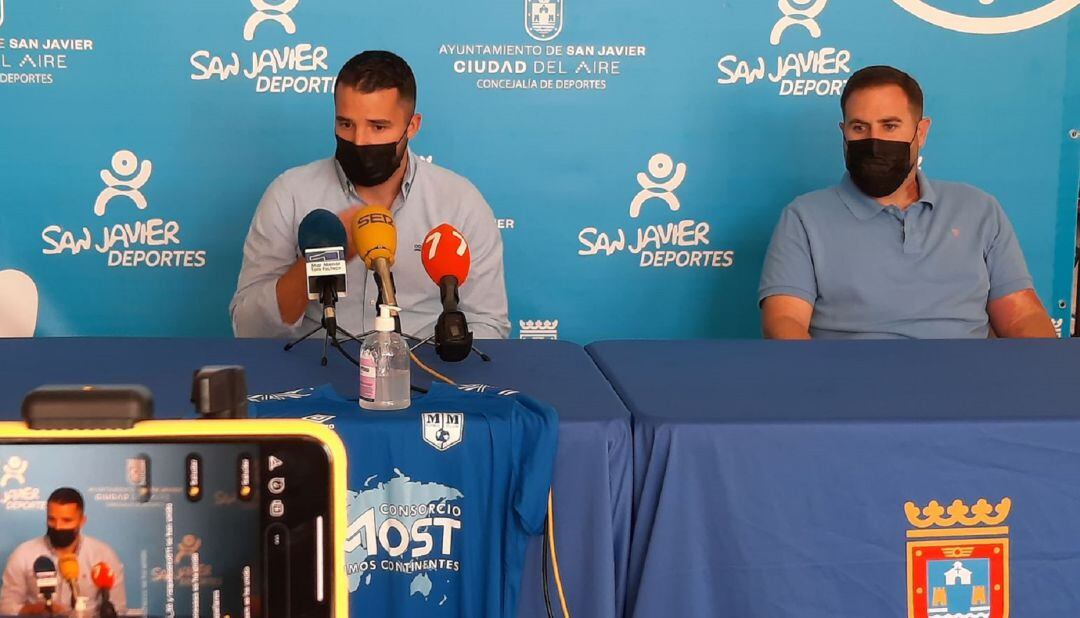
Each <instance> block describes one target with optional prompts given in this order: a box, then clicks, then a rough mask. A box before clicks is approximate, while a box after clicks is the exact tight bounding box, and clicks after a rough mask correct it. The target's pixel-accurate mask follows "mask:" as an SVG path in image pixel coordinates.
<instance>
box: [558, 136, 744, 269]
mask: <svg viewBox="0 0 1080 618" xmlns="http://www.w3.org/2000/svg"><path fill="white" fill-rule="evenodd" d="M647 169H648V171H647V172H639V173H638V174H637V182H638V185H639V186H640V188H641V190H640V191H639V192H638V193H637V194H636V195H635V196H634V198H633V199H632V200H631V202H630V212H629V214H630V218H631V219H637V218H638V217H640V216H642V213H643V211H644V207H645V206H646V205H647V204H649V203H650V202H653V201H659V202H662V203H663V204H665V205H666V206H667V209H668V210H669V211H670V212H678V211H680V210H681V209H682V202H681V201H680V200H679V198H678V197H677V196H676V195H675V191H677V190H678V189H679V188H680V187H681V186H682V184H683V182H684V181H685V180H686V175H687V169H688V168H687V165H686V163H683V162H681V161H680V162H676V161H675V160H674V159H673V158H672V157H671V156H670V155H668V154H666V153H663V152H658V153H656V154H654V155H653V156H652V157H650V158H649V164H648V168H647ZM711 230H712V226H711V225H710V224H709V223H707V222H705V221H695V220H694V219H683V220H681V221H676V222H669V223H661V224H653V225H646V226H643V227H640V228H638V229H637V230H636V231H633V232H631V234H633V239H632V240H633V243H632V244H631V242H630V241H629V240H628V238H627V237H628V233H627V231H626V230H624V229H622V228H618V229H616V230H614V231H613V232H611V233H608V232H602V231H600V229H599V228H597V227H586V228H583V229H582V230H581V231H580V232H579V233H578V242H579V243H580V244H581V246H582V248H580V249H578V252H577V253H578V255H581V256H593V255H604V256H612V255H615V254H617V253H622V252H629V253H630V254H632V255H640V258H639V263H638V265H639V266H640V267H641V268H664V267H669V266H673V267H675V268H688V267H690V268H695V267H696V268H728V267H730V266H734V265H735V251H733V250H729V249H711V248H710V249H702V248H699V247H707V246H709V245H710V244H711V243H710V241H709V234H710V232H711Z"/></svg>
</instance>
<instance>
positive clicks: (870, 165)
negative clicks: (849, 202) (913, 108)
mask: <svg viewBox="0 0 1080 618" xmlns="http://www.w3.org/2000/svg"><path fill="white" fill-rule="evenodd" d="M916 136H918V133H917V132H916ZM914 143H915V138H912V139H911V142H895V141H891V140H884V139H877V138H867V139H860V140H853V141H849V142H847V151H846V153H845V154H844V160H845V163H846V164H847V170H848V173H850V174H851V180H852V181H853V182H854V183H855V186H856V187H858V188H859V190H861V191H862V192H863V193H865V194H867V195H869V196H870V197H885V196H886V195H892V194H893V193H894V192H895V191H896V190H897V189H899V188H900V185H902V184H904V180H905V179H906V178H907V176H908V174H909V173H910V172H911V168H912V167H913V166H914V165H915V163H914V161H912V160H911V145H912V144H914Z"/></svg>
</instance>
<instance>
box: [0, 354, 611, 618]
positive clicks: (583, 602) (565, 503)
mask: <svg viewBox="0 0 1080 618" xmlns="http://www.w3.org/2000/svg"><path fill="white" fill-rule="evenodd" d="M477 345H478V347H480V348H481V349H483V351H484V352H485V353H487V354H488V355H489V356H490V357H491V359H492V360H491V362H483V361H481V360H480V359H479V358H478V357H477V356H476V355H473V356H471V357H470V358H469V359H467V360H466V361H464V362H461V363H454V364H449V363H443V362H441V361H438V359H436V358H435V357H434V354H433V353H432V351H431V349H430V348H429V347H425V348H423V349H421V350H420V351H419V352H418V354H419V356H420V358H421V359H422V360H424V362H426V363H428V364H430V365H431V366H432V367H433V368H434V369H436V370H437V371H439V372H441V373H443V374H445V375H447V376H448V377H450V378H451V379H453V380H455V381H457V382H460V383H483V384H491V385H495V386H501V387H506V388H512V389H516V390H519V391H522V392H524V393H527V394H529V395H531V396H533V397H535V398H537V399H539V400H541V401H543V402H544V403H547V404H549V405H551V406H553V407H554V408H555V409H556V410H557V412H558V414H559V445H558V454H557V455H556V459H555V473H554V480H553V482H552V487H553V493H554V507H555V510H554V519H555V539H556V541H557V544H558V545H557V552H558V554H557V555H558V559H559V566H560V570H561V575H562V580H563V583H564V585H565V590H566V600H567V604H568V608H569V610H570V613H571V615H572V616H575V617H579V618H581V617H588V618H605V617H612V618H616V617H619V616H621V615H622V611H623V599H624V598H625V590H624V584H625V577H626V569H627V564H628V562H627V561H628V554H629V539H630V502H631V495H632V494H631V478H632V477H631V438H630V417H629V413H628V412H627V410H626V408H625V407H624V406H623V405H622V403H621V402H620V401H619V398H618V397H617V396H616V394H615V392H614V391H613V390H612V389H611V386H610V385H609V384H608V383H607V381H606V380H605V379H604V377H603V375H602V374H601V373H600V372H599V370H597V368H596V366H595V365H594V364H593V362H592V360H591V359H590V358H589V357H588V355H587V354H586V353H585V351H584V350H583V349H582V348H581V347H580V346H577V345H575V344H571V343H568V342H556V341H478V342H477ZM282 346H283V342H281V341H274V340H257V339H239V340H233V339H111V338H110V339H92V338H88V339H83V338H75V339H7V340H4V339H0V358H4V359H6V362H5V363H4V366H5V368H4V371H3V372H2V373H0V418H3V419H5V420H10V419H15V418H18V415H19V409H20V404H21V401H22V397H23V396H24V395H25V394H26V393H27V392H28V391H30V390H31V389H33V388H35V387H37V386H40V385H42V384H85V383H109V384H117V383H128V384H143V385H145V386H147V387H149V388H150V389H151V391H152V392H153V393H154V399H155V409H156V417H157V418H169V417H179V416H192V415H193V408H192V405H191V403H190V402H189V400H190V397H191V378H192V374H193V372H194V370H196V369H198V368H199V367H201V366H205V365H222V364H236V365H243V366H244V367H245V368H246V371H247V382H248V390H249V391H250V392H251V393H270V392H281V391H286V390H291V389H296V388H302V387H307V386H318V385H321V384H327V383H329V384H331V385H332V386H333V387H334V389H335V390H336V391H337V392H338V393H340V394H341V395H342V396H345V397H350V398H356V397H357V394H358V390H359V370H358V369H357V367H356V366H355V365H352V364H350V363H349V362H348V361H346V360H345V359H344V358H342V357H340V356H338V355H336V354H334V353H333V351H332V350H331V353H332V355H331V356H330V362H329V365H328V366H326V367H322V366H320V364H319V358H320V355H321V346H322V343H321V342H317V341H308V342H304V343H302V344H300V345H299V346H298V347H296V348H295V349H293V350H291V351H289V352H285V351H283V350H282ZM353 351H354V352H355V350H353ZM413 383H414V384H417V385H423V386H426V385H428V384H430V383H431V377H430V376H428V375H427V374H425V373H422V372H421V371H419V369H418V368H416V367H415V366H414V367H413ZM348 446H349V445H346V447H347V448H348ZM541 539H542V537H537V538H536V539H534V541H533V543H532V544H531V545H530V547H529V551H528V554H527V556H526V564H525V571H524V581H523V584H522V590H521V597H520V603H519V609H518V616H519V617H529V618H533V617H535V618H542V617H544V616H546V615H547V612H546V610H545V605H544V601H543V589H542V578H541V564H542V563H541V547H542V543H541ZM552 600H553V603H554V606H555V607H556V612H557V615H558V614H561V612H559V610H558V609H557V608H558V606H559V602H558V599H556V598H555V593H554V591H553V592H552Z"/></svg>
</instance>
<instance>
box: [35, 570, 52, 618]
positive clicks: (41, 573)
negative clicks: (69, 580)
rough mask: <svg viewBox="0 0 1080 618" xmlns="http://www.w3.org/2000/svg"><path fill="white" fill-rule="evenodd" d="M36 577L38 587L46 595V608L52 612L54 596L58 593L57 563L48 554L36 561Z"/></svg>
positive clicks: (42, 594)
mask: <svg viewBox="0 0 1080 618" xmlns="http://www.w3.org/2000/svg"><path fill="white" fill-rule="evenodd" d="M34 579H35V580H37V589H38V592H40V593H41V596H43V597H45V610H46V611H47V612H48V613H49V614H50V615H51V614H52V597H53V595H54V594H56V585H57V580H56V563H54V562H53V561H52V560H51V559H49V557H48V556H38V559H37V560H35V561H34Z"/></svg>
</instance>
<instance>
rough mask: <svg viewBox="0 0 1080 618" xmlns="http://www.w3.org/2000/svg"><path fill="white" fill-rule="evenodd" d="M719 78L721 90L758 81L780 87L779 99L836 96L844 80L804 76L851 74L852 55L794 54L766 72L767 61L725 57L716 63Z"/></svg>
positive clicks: (826, 50) (825, 52) (834, 52)
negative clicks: (785, 97)
mask: <svg viewBox="0 0 1080 618" xmlns="http://www.w3.org/2000/svg"><path fill="white" fill-rule="evenodd" d="M716 66H717V68H718V69H719V70H720V74H721V76H720V78H719V79H717V80H716V82H717V83H718V84H720V85H722V86H726V85H733V84H739V83H742V84H746V85H749V84H753V83H754V82H756V81H758V80H766V79H767V80H768V81H770V82H772V83H774V84H775V83H779V84H780V89H779V93H780V95H781V96H790V95H794V96H808V95H817V96H839V95H840V93H841V92H842V91H843V88H844V84H846V83H847V78H846V77H845V78H837V79H802V78H803V77H804V76H832V75H847V74H850V73H851V52H849V51H848V50H846V49H841V50H837V49H835V48H832V47H823V48H821V49H818V50H811V51H808V52H795V53H789V54H786V55H783V56H777V57H776V64H774V65H773V66H772V69H773V70H772V72H769V70H768V69H769V67H768V65H767V61H766V59H765V58H764V57H758V58H757V59H755V60H753V61H747V60H740V59H739V58H738V56H736V55H734V54H728V55H726V56H724V57H723V58H721V59H720V61H719V62H717V63H716Z"/></svg>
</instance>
